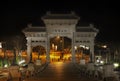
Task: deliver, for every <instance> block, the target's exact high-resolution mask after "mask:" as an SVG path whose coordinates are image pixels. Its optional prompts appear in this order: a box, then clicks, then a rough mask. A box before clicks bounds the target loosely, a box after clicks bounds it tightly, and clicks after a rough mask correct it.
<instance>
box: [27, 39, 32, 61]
mask: <svg viewBox="0 0 120 81" xmlns="http://www.w3.org/2000/svg"><path fill="white" fill-rule="evenodd" d="M30 60H31V39H30V38H27V62H30Z"/></svg>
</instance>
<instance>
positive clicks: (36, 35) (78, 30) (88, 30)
mask: <svg viewBox="0 0 120 81" xmlns="http://www.w3.org/2000/svg"><path fill="white" fill-rule="evenodd" d="M41 19H42V20H43V21H44V23H45V27H40V26H39V27H35V26H32V25H31V24H29V25H28V27H26V28H25V29H24V30H23V32H24V34H25V36H26V40H27V57H28V58H30V55H31V52H32V50H31V49H32V47H34V46H37V45H40V46H43V47H44V48H45V49H46V61H47V62H50V39H51V38H53V37H56V36H60V37H67V38H69V39H70V40H71V61H72V62H76V55H75V50H76V47H80V46H85V47H88V48H89V50H90V57H91V58H90V61H93V62H94V40H95V37H96V35H97V33H98V29H96V28H94V26H93V25H92V24H90V25H89V26H77V23H78V21H79V20H80V17H79V16H77V15H76V14H75V13H74V12H71V13H69V14H52V13H50V12H47V13H46V15H44V16H43V17H42V18H41ZM29 60H30V59H29Z"/></svg>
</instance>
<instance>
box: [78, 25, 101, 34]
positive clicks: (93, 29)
mask: <svg viewBox="0 0 120 81" xmlns="http://www.w3.org/2000/svg"><path fill="white" fill-rule="evenodd" d="M76 32H93V33H98V32H99V30H98V29H96V28H95V27H90V26H85V27H77V28H76Z"/></svg>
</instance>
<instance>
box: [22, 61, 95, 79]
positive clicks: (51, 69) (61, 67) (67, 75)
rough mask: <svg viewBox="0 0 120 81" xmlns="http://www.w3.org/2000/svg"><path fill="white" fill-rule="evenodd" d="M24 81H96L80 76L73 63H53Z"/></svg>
mask: <svg viewBox="0 0 120 81" xmlns="http://www.w3.org/2000/svg"><path fill="white" fill-rule="evenodd" d="M24 81H97V80H96V79H94V78H90V77H89V78H88V77H85V76H82V77H81V76H80V73H79V70H78V69H77V68H76V67H75V65H74V64H73V63H65V62H54V63H50V64H49V65H48V67H46V69H45V70H43V71H42V72H39V73H38V74H36V75H34V76H33V77H29V78H26V79H25V80H24Z"/></svg>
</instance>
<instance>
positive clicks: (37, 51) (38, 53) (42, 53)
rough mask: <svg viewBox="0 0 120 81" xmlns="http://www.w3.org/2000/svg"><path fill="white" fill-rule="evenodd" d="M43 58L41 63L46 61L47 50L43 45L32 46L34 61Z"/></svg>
mask: <svg viewBox="0 0 120 81" xmlns="http://www.w3.org/2000/svg"><path fill="white" fill-rule="evenodd" d="M36 60H41V63H45V62H46V50H45V48H44V47H43V46H40V45H39V46H35V47H33V48H32V61H33V62H35V61H36Z"/></svg>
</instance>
